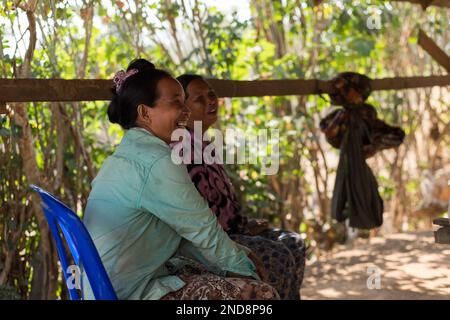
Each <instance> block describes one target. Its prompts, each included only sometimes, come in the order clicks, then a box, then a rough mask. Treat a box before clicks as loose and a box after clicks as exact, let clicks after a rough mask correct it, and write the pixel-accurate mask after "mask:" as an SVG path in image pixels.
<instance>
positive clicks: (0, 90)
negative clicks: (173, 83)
mask: <svg viewBox="0 0 450 320" xmlns="http://www.w3.org/2000/svg"><path fill="white" fill-rule="evenodd" d="M208 81H209V82H210V84H211V86H212V87H213V88H214V89H215V90H216V92H217V94H218V95H219V96H220V97H262V96H289V95H310V94H322V93H328V92H330V89H331V82H330V81H329V80H305V79H297V80H255V81H235V80H219V79H209V80H208ZM112 84H113V82H112V80H65V79H0V100H2V101H6V102H39V101H96V100H110V99H111V91H110V89H111V87H112ZM371 85H372V89H373V90H374V91H376V90H401V89H413V88H423V87H433V86H441V87H443V86H450V75H442V76H428V77H395V78H384V79H374V80H372V82H371Z"/></svg>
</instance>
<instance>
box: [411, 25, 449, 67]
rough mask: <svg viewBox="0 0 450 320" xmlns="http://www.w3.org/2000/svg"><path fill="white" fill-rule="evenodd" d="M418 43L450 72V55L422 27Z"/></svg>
mask: <svg viewBox="0 0 450 320" xmlns="http://www.w3.org/2000/svg"><path fill="white" fill-rule="evenodd" d="M417 43H418V44H419V46H421V47H422V49H424V50H425V51H426V52H428V54H429V55H430V56H431V57H432V58H433V59H434V60H435V61H436V62H437V63H439V64H440V65H441V66H443V67H444V68H445V70H447V72H449V73H450V57H449V56H448V55H447V54H446V53H445V51H444V50H442V49H441V48H439V46H438V45H437V44H436V43H435V42H434V41H433V39H431V38H430V37H428V36H427V34H426V33H425V32H424V31H423V30H421V29H419V39H418V41H417Z"/></svg>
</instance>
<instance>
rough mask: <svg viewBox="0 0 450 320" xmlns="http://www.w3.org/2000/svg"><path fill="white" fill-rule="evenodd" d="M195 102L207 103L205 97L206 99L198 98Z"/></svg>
mask: <svg viewBox="0 0 450 320" xmlns="http://www.w3.org/2000/svg"><path fill="white" fill-rule="evenodd" d="M195 102H199V103H205V97H204V96H198V97H197V98H196V99H195Z"/></svg>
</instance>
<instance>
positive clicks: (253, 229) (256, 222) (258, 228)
mask: <svg viewBox="0 0 450 320" xmlns="http://www.w3.org/2000/svg"><path fill="white" fill-rule="evenodd" d="M267 229H269V221H267V220H266V219H251V220H249V221H248V223H247V225H246V233H247V234H249V235H251V236H256V235H258V234H260V233H261V232H263V231H265V230H267Z"/></svg>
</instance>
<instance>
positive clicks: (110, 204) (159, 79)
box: [83, 59, 278, 299]
mask: <svg viewBox="0 0 450 320" xmlns="http://www.w3.org/2000/svg"><path fill="white" fill-rule="evenodd" d="M142 66H145V68H143V67H142ZM114 82H115V88H114V89H113V95H114V96H113V99H112V101H111V104H110V106H109V108H108V117H109V119H110V121H111V122H112V123H118V124H120V125H121V126H122V127H123V128H124V129H125V130H126V133H125V135H124V137H123V139H122V141H121V142H120V144H119V145H118V147H117V149H116V151H115V152H114V153H113V154H112V155H111V156H110V157H108V158H107V159H106V160H105V162H104V163H103V165H102V168H101V170H100V172H99V173H98V175H97V177H96V178H95V179H94V181H93V182H92V191H91V193H90V195H89V199H88V203H87V207H86V210H85V217H84V222H85V224H86V227H87V229H88V230H89V233H90V234H91V236H92V238H93V240H94V243H95V245H96V247H97V249H98V251H99V254H100V256H101V259H102V262H103V263H104V265H105V268H106V270H107V272H108V275H109V277H110V279H111V282H112V284H113V287H114V289H115V291H116V293H117V295H118V297H119V298H120V299H161V298H162V299H251V298H254V299H277V298H278V294H277V293H276V291H275V290H274V289H273V288H272V287H271V286H269V285H267V284H266V283H264V282H262V281H260V279H261V278H263V279H264V278H265V277H266V275H265V272H264V269H263V268H262V267H261V266H262V265H261V264H260V263H259V262H258V260H257V259H255V258H254V257H253V256H252V255H251V254H249V250H248V249H246V248H245V247H243V246H241V245H238V244H236V243H235V242H233V241H232V240H231V239H230V238H229V237H228V235H227V234H226V233H225V232H224V231H223V229H222V228H221V227H220V226H219V224H218V222H217V219H216V217H215V216H214V215H213V214H212V213H211V211H210V209H209V207H208V204H207V202H206V201H205V200H204V199H203V197H202V196H200V194H199V193H198V191H197V189H196V188H195V186H194V185H193V184H192V182H191V179H190V177H189V175H188V173H187V170H186V167H185V166H183V165H176V164H174V163H173V162H172V160H171V149H170V147H169V144H170V143H171V134H172V132H173V131H174V130H175V129H177V128H184V127H185V126H186V123H187V120H188V117H189V115H190V111H189V110H188V109H187V108H186V106H185V104H184V92H183V89H182V87H181V85H180V84H179V83H178V82H177V81H176V80H175V79H174V78H173V77H172V76H171V75H170V74H168V73H167V72H165V71H163V70H159V69H155V67H154V66H153V64H151V63H149V62H148V61H146V60H143V59H139V60H136V61H134V62H132V63H131V64H130V66H129V67H128V69H127V71H126V72H125V71H121V72H119V73H117V75H116V77H115V78H114ZM180 255H183V256H187V257H189V258H191V259H192V260H194V261H196V262H197V263H198V268H197V269H196V270H200V269H201V270H203V271H202V272H198V271H195V272H192V270H190V269H189V268H190V267H189V266H188V265H187V264H185V263H184V262H183V260H182V259H180V258H177V257H178V256H180ZM83 291H84V294H85V298H87V299H89V298H92V297H93V295H92V292H91V290H90V287H89V284H88V281H87V278H85V277H84V275H83Z"/></svg>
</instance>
